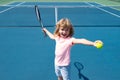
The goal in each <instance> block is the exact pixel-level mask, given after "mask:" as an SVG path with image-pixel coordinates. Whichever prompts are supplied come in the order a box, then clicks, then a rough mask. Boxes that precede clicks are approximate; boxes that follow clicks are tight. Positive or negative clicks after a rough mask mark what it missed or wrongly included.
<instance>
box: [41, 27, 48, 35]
mask: <svg viewBox="0 0 120 80" xmlns="http://www.w3.org/2000/svg"><path fill="white" fill-rule="evenodd" d="M42 32H43V33H44V37H46V36H47V33H46V32H45V30H44V29H43V28H42Z"/></svg>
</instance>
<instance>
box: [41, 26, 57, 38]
mask: <svg viewBox="0 0 120 80" xmlns="http://www.w3.org/2000/svg"><path fill="white" fill-rule="evenodd" d="M43 31H44V32H45V33H46V34H47V35H48V36H49V37H50V39H55V36H54V35H53V34H52V33H51V32H49V31H48V30H47V29H46V28H43Z"/></svg>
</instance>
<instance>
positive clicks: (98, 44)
mask: <svg viewBox="0 0 120 80" xmlns="http://www.w3.org/2000/svg"><path fill="white" fill-rule="evenodd" d="M95 46H96V48H98V49H100V48H102V47H103V42H102V41H100V40H97V41H95Z"/></svg>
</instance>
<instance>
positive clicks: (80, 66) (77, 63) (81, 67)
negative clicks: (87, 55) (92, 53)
mask: <svg viewBox="0 0 120 80" xmlns="http://www.w3.org/2000/svg"><path fill="white" fill-rule="evenodd" d="M74 66H75V67H76V68H77V70H78V76H79V79H81V78H83V79H84V80H89V79H88V78H87V77H85V76H84V75H83V74H82V73H81V70H83V68H84V66H83V65H82V64H81V63H80V62H74Z"/></svg>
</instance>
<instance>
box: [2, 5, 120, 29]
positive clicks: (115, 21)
mask: <svg viewBox="0 0 120 80" xmlns="http://www.w3.org/2000/svg"><path fill="white" fill-rule="evenodd" d="M38 7H39V9H40V12H41V17H42V21H43V24H44V26H45V27H54V26H55V24H56V22H57V21H58V20H60V19H61V18H69V19H70V20H71V22H72V24H73V25H74V26H75V27H120V6H114V5H112V6H100V5H98V6H94V5H91V6H86V5H82V6H44V5H43V6H40V5H38ZM0 27H39V22H38V21H37V18H36V15H35V10H34V5H15V6H14V5H3V6H0Z"/></svg>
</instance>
